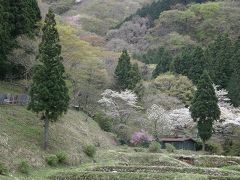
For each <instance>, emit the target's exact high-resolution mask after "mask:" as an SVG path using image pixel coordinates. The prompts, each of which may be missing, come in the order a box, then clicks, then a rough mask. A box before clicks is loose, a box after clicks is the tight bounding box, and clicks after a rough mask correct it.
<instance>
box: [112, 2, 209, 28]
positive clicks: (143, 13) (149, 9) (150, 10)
mask: <svg viewBox="0 0 240 180" xmlns="http://www.w3.org/2000/svg"><path fill="white" fill-rule="evenodd" d="M206 1H208V0H158V1H153V2H152V3H151V4H147V5H146V6H144V7H142V8H141V9H138V10H137V12H136V13H135V14H133V15H131V16H129V17H127V18H126V19H125V20H124V21H123V22H122V23H121V24H119V25H117V26H116V27H115V28H119V27H120V26H121V25H122V24H123V23H124V22H126V21H130V20H132V18H133V17H134V16H140V17H149V19H150V20H151V21H152V22H153V21H154V20H155V19H157V18H158V17H159V15H160V14H161V13H162V12H163V11H167V10H169V9H171V7H172V6H174V5H176V4H184V5H187V4H189V3H202V2H206Z"/></svg>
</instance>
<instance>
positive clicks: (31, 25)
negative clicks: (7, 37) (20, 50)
mask: <svg viewBox="0 0 240 180" xmlns="http://www.w3.org/2000/svg"><path fill="white" fill-rule="evenodd" d="M9 2H10V9H11V23H12V27H13V29H12V31H11V33H12V36H13V37H16V36H18V35H21V34H29V35H31V34H33V32H34V29H35V27H36V22H37V21H39V20H40V19H41V13H40V10H39V7H38V4H37V1H36V0H22V1H19V0H10V1H9Z"/></svg>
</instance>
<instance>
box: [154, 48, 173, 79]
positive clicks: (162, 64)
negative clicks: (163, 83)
mask: <svg viewBox="0 0 240 180" xmlns="http://www.w3.org/2000/svg"><path fill="white" fill-rule="evenodd" d="M163 51H164V52H163V53H162V56H160V57H159V62H158V64H157V66H156V68H155V70H154V71H153V73H152V78H153V79H154V78H156V77H158V75H159V74H161V73H165V72H167V71H169V70H170V64H171V62H172V55H171V54H170V52H169V51H167V50H163Z"/></svg>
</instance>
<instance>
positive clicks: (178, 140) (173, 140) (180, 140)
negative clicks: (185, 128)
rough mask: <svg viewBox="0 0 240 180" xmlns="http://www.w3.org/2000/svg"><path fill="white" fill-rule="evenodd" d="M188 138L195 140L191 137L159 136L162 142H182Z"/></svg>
mask: <svg viewBox="0 0 240 180" xmlns="http://www.w3.org/2000/svg"><path fill="white" fill-rule="evenodd" d="M188 140H190V141H194V142H196V141H195V140H194V139H192V138H161V139H160V141H163V142H183V141H188Z"/></svg>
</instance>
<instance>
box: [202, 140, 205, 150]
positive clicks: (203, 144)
mask: <svg viewBox="0 0 240 180" xmlns="http://www.w3.org/2000/svg"><path fill="white" fill-rule="evenodd" d="M202 151H205V141H202Z"/></svg>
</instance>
